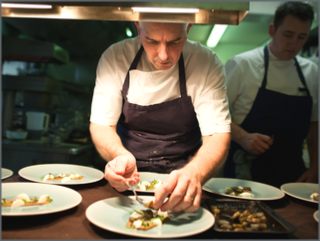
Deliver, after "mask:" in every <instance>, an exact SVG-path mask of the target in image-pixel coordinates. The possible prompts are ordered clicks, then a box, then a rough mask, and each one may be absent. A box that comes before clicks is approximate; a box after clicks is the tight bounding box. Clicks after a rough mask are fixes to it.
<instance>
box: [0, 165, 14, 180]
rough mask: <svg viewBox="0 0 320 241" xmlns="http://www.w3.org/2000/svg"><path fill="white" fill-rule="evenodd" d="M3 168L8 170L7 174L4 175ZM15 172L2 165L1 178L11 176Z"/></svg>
mask: <svg viewBox="0 0 320 241" xmlns="http://www.w3.org/2000/svg"><path fill="white" fill-rule="evenodd" d="M2 170H3V171H6V172H7V173H6V175H2ZM13 173H14V172H13V171H12V170H11V169H9V168H5V167H1V180H4V179H6V178H9V177H11V176H12V175H13Z"/></svg>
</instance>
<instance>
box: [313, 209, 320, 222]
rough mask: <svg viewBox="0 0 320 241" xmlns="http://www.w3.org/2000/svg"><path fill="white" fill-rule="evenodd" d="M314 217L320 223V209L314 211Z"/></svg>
mask: <svg viewBox="0 0 320 241" xmlns="http://www.w3.org/2000/svg"><path fill="white" fill-rule="evenodd" d="M312 216H313V218H314V220H316V221H317V222H318V223H319V217H318V216H319V210H316V211H315V212H314V213H313V215H312Z"/></svg>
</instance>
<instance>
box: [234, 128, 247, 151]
mask: <svg viewBox="0 0 320 241" xmlns="http://www.w3.org/2000/svg"><path fill="white" fill-rule="evenodd" d="M231 133H232V140H233V141H235V142H236V143H238V144H239V145H241V146H242V144H241V143H242V140H243V139H244V138H245V136H246V135H247V134H248V133H247V132H246V131H245V130H244V129H242V128H241V127H240V126H239V125H237V124H235V123H231Z"/></svg>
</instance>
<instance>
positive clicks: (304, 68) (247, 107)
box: [225, 1, 319, 186]
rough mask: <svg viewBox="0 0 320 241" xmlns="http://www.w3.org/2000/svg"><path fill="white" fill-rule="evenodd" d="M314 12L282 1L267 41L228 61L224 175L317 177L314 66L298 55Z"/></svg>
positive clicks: (279, 179)
mask: <svg viewBox="0 0 320 241" xmlns="http://www.w3.org/2000/svg"><path fill="white" fill-rule="evenodd" d="M313 17H314V13H313V9H312V7H311V6H310V5H309V4H306V3H302V2H298V1H295V2H285V3H283V4H282V5H280V6H279V7H278V8H277V10H276V13H275V16H274V20H273V23H272V24H271V25H270V28H269V34H270V36H271V41H270V42H269V43H268V44H267V45H266V46H263V47H259V48H256V49H253V50H250V51H248V52H245V53H242V54H240V55H238V56H236V57H234V58H233V59H231V60H230V61H228V62H227V64H226V73H227V77H226V80H227V89H228V98H229V102H230V112H231V117H232V125H231V127H232V140H233V141H232V144H231V149H230V152H229V156H228V159H227V161H226V164H225V175H226V176H228V177H238V178H241V179H252V180H255V181H259V182H264V183H268V184H271V185H274V186H280V185H282V184H284V183H287V182H296V181H301V182H302V181H303V182H317V180H318V178H317V174H318V171H319V169H318V165H317V160H318V158H317V156H318V153H317V150H318V144H317V142H318V140H317V134H318V131H317V126H318V118H317V116H318V111H317V110H318V66H317V65H316V64H315V63H313V62H312V61H311V60H308V59H306V58H303V57H301V56H298V55H297V54H298V53H299V51H300V50H301V49H302V47H303V46H304V44H305V42H306V41H307V39H308V36H309V32H310V27H311V24H312V22H313ZM305 139H307V143H308V147H309V150H310V168H308V169H306V167H305V163H304V160H303V146H304V141H305Z"/></svg>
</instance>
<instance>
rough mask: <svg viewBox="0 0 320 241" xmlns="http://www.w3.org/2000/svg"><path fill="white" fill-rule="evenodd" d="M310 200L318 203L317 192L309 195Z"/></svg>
mask: <svg viewBox="0 0 320 241" xmlns="http://www.w3.org/2000/svg"><path fill="white" fill-rule="evenodd" d="M310 198H311V199H312V200H314V201H316V202H318V201H319V193H318V192H312V193H311V194H310Z"/></svg>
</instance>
